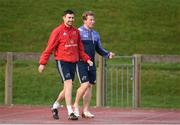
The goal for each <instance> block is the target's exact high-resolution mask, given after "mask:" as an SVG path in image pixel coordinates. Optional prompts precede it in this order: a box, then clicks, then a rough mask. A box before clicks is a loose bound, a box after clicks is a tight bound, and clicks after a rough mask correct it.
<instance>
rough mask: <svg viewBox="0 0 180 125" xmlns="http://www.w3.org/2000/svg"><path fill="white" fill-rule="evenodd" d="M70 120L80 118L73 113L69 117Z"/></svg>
mask: <svg viewBox="0 0 180 125" xmlns="http://www.w3.org/2000/svg"><path fill="white" fill-rule="evenodd" d="M68 119H69V120H78V117H77V116H76V115H75V114H74V113H71V114H70V115H69V117H68Z"/></svg>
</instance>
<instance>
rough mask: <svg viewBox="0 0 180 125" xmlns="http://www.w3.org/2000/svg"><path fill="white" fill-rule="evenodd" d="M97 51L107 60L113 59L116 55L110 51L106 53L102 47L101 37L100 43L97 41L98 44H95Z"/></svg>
mask: <svg viewBox="0 0 180 125" xmlns="http://www.w3.org/2000/svg"><path fill="white" fill-rule="evenodd" d="M95 49H96V52H97V53H98V54H100V55H101V56H103V57H104V58H106V59H107V58H109V59H111V58H113V56H114V55H115V54H114V53H113V52H108V51H106V50H105V49H104V48H103V47H102V45H101V41H100V37H99V36H98V41H97V43H96V44H95Z"/></svg>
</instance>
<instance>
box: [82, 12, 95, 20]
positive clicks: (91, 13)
mask: <svg viewBox="0 0 180 125" xmlns="http://www.w3.org/2000/svg"><path fill="white" fill-rule="evenodd" d="M87 16H94V13H93V12H92V11H85V12H84V13H83V14H82V19H83V20H87Z"/></svg>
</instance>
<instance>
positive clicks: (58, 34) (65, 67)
mask: <svg viewBox="0 0 180 125" xmlns="http://www.w3.org/2000/svg"><path fill="white" fill-rule="evenodd" d="M74 16H75V14H74V12H73V11H72V10H65V11H64V15H63V20H64V23H62V24H61V25H59V26H58V27H57V28H55V29H54V30H53V31H52V33H51V35H50V38H49V41H48V45H47V47H46V49H45V50H44V52H43V53H42V55H41V57H40V60H39V68H38V70H39V72H40V73H41V72H43V71H44V69H45V66H46V64H47V62H48V60H49V57H50V55H51V53H52V52H54V58H55V60H56V64H57V68H58V71H59V73H60V75H61V78H62V80H63V84H64V88H63V90H62V91H61V93H62V94H64V95H63V96H65V101H66V107H67V111H68V119H70V120H77V119H78V117H77V116H76V115H74V112H73V109H72V106H71V100H72V81H73V80H74V75H75V70H76V63H77V62H78V61H79V59H80V58H82V59H83V61H84V62H87V63H88V64H89V65H90V66H92V65H93V62H92V61H91V60H90V57H89V56H88V55H87V54H86V53H85V52H84V49H83V44H82V42H81V40H80V33H79V31H78V29H76V28H75V27H73V22H74ZM52 113H53V118H54V119H59V116H58V110H57V109H56V108H55V109H54V108H53V107H52Z"/></svg>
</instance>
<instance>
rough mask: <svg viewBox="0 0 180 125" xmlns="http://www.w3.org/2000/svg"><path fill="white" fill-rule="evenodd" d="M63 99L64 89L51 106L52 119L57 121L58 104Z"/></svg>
mask: <svg viewBox="0 0 180 125" xmlns="http://www.w3.org/2000/svg"><path fill="white" fill-rule="evenodd" d="M63 99H64V89H63V90H62V91H61V92H60V93H59V96H58V98H57V99H56V101H55V102H54V104H53V106H52V108H51V111H52V114H53V118H54V119H59V115H58V108H59V107H60V102H61V101H62V100H63Z"/></svg>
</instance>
